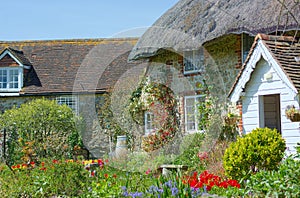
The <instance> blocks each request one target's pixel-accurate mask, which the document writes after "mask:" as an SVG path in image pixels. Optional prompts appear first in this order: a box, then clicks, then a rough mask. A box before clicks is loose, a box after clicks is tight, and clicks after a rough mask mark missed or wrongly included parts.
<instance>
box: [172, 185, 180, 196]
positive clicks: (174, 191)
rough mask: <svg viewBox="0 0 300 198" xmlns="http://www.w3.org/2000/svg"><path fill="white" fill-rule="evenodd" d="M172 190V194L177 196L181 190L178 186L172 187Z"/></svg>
mask: <svg viewBox="0 0 300 198" xmlns="http://www.w3.org/2000/svg"><path fill="white" fill-rule="evenodd" d="M171 191H172V195H173V196H176V195H177V194H178V192H179V191H178V189H177V188H176V187H173V188H171Z"/></svg>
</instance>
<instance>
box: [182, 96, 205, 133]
mask: <svg viewBox="0 0 300 198" xmlns="http://www.w3.org/2000/svg"><path fill="white" fill-rule="evenodd" d="M203 99H204V97H203V96H202V95H195V96H186V97H185V101H184V107H185V130H186V132H189V133H193V132H196V131H198V120H199V115H198V110H197V104H198V103H199V102H201V100H203Z"/></svg>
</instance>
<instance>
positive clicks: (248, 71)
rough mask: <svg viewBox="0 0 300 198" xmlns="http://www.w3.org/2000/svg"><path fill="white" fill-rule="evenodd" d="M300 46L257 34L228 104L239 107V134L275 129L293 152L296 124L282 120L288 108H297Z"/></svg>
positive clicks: (285, 38) (297, 133) (283, 38)
mask: <svg viewBox="0 0 300 198" xmlns="http://www.w3.org/2000/svg"><path fill="white" fill-rule="evenodd" d="M299 57H300V44H299V40H298V38H295V37H291V36H271V35H265V34H258V35H257V36H256V38H255V41H254V44H253V46H252V48H251V50H250V53H249V55H248V58H247V59H246V61H245V63H244V65H243V67H242V69H241V71H240V73H239V75H238V76H237V78H236V81H235V83H234V85H233V87H232V89H231V91H230V94H229V98H230V100H231V102H234V103H240V104H241V105H242V108H241V111H242V120H241V124H242V125H241V128H240V130H241V131H240V132H241V133H243V134H245V133H249V132H251V131H252V130H253V129H255V128H258V127H269V128H272V129H277V130H278V132H279V133H281V134H282V137H283V138H284V139H285V140H286V144H287V148H288V150H289V151H291V152H295V146H296V144H297V142H300V130H299V121H300V120H297V121H295V122H294V121H293V120H291V119H290V118H288V117H287V116H286V113H285V111H286V110H287V107H288V106H295V107H296V108H299V89H300V81H299V80H300V79H299V72H300V61H299Z"/></svg>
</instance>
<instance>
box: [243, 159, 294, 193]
mask: <svg viewBox="0 0 300 198" xmlns="http://www.w3.org/2000/svg"><path fill="white" fill-rule="evenodd" d="M249 193H251V194H252V195H253V197H300V161H299V160H296V159H293V157H288V158H287V159H285V160H284V161H283V163H282V164H281V165H280V166H279V169H278V170H277V171H275V170H273V171H261V172H259V173H257V174H255V175H252V176H251V177H250V179H249V181H248V182H247V185H246V189H245V194H249Z"/></svg>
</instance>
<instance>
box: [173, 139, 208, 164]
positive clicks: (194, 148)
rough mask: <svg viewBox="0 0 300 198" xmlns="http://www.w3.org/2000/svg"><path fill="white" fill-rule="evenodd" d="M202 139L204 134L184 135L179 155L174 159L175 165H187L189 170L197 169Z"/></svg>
mask: <svg viewBox="0 0 300 198" xmlns="http://www.w3.org/2000/svg"><path fill="white" fill-rule="evenodd" d="M204 138H205V134H204V133H195V134H190V135H186V136H185V137H184V138H183V140H182V143H181V147H180V155H179V156H178V157H177V158H176V159H175V164H181V165H187V166H188V167H189V168H191V169H197V168H199V165H200V160H199V157H198V153H199V151H200V150H201V147H202V143H203V140H204Z"/></svg>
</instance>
